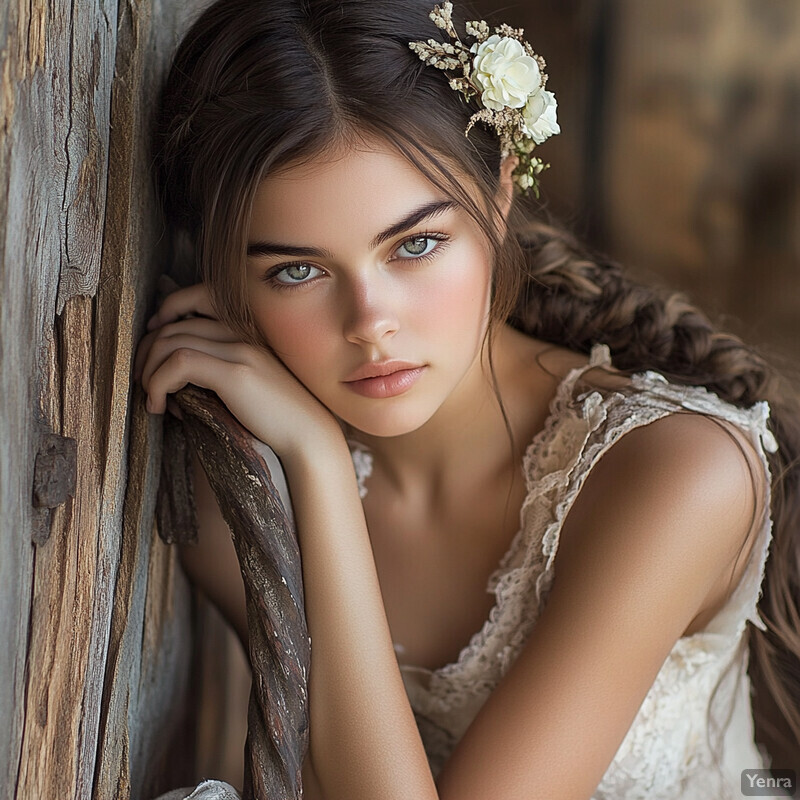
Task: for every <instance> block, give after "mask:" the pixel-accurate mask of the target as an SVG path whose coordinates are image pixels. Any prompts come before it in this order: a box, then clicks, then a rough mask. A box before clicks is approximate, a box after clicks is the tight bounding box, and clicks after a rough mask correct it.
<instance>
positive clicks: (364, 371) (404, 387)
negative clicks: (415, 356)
mask: <svg viewBox="0 0 800 800" xmlns="http://www.w3.org/2000/svg"><path fill="white" fill-rule="evenodd" d="M425 368H426V365H425V364H410V363H408V362H407V361H383V362H381V363H378V364H365V365H364V366H363V367H359V369H357V370H356V371H355V372H353V373H352V374H351V375H350V376H349V377H348V379H347V380H345V381H343V383H344V384H345V385H346V386H347V387H348V388H349V389H351V390H352V391H354V392H355V393H356V394H360V395H362V396H363V397H370V398H373V399H382V398H386V397H397V396H398V395H401V394H404V393H405V392H407V391H408V390H409V389H410V388H411V387H412V386H413V385H414V384H415V383H416V382H417V380H418V379H419V378H420V377H421V376H422V373H423V371H424V370H425Z"/></svg>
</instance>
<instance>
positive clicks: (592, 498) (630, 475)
mask: <svg viewBox="0 0 800 800" xmlns="http://www.w3.org/2000/svg"><path fill="white" fill-rule="evenodd" d="M763 483H764V475H763V472H762V471H760V464H759V463H758V456H757V454H756V452H755V450H754V449H753V446H752V444H751V443H750V442H749V441H748V440H747V436H746V434H745V433H744V432H743V431H742V430H741V429H739V428H737V427H736V426H735V425H733V424H731V423H729V422H727V421H725V420H721V419H718V418H715V417H711V416H706V415H703V414H699V413H694V412H686V413H674V414H669V415H667V416H665V417H662V418H660V419H658V420H656V421H655V422H651V423H649V424H646V425H642V426H640V427H637V428H634V429H633V430H631V431H628V432H627V433H626V434H624V435H623V436H622V437H621V438H620V439H619V440H618V441H616V442H615V443H614V444H613V445H611V446H610V447H609V448H608V450H607V451H606V452H605V453H604V454H603V455H602V456H601V457H600V459H599V460H598V461H597V462H596V464H595V465H594V466H593V467H592V469H591V471H590V472H589V474H588V476H587V477H586V479H585V481H584V483H583V486H582V487H581V490H580V491H579V493H578V495H577V497H576V499H575V501H574V504H573V506H572V507H571V509H570V511H569V513H568V515H567V518H566V519H565V522H564V525H563V528H562V533H561V543H560V545H559V552H558V556H557V558H556V562H557V567H556V575H558V574H559V573H564V572H565V571H566V572H569V571H572V570H573V569H574V570H577V571H578V572H579V571H580V570H581V569H585V566H586V565H585V563H584V562H586V560H590V559H594V560H595V561H596V562H597V563H602V562H603V561H604V560H606V559H608V560H612V559H613V560H615V561H621V563H622V566H623V568H627V569H628V570H630V571H633V572H638V573H640V574H641V575H643V576H644V575H646V576H647V580H648V581H654V582H661V581H663V582H665V583H666V584H668V585H671V586H672V587H673V588H674V590H675V592H676V593H673V594H672V598H675V602H674V603H673V605H674V608H673V611H674V612H675V613H676V614H681V615H683V616H684V617H685V624H687V625H688V623H689V622H690V621H691V620H692V619H693V618H696V617H697V616H699V615H701V614H702V613H703V612H706V611H710V610H713V609H716V608H718V607H719V606H720V604H721V603H724V601H725V599H726V598H727V596H728V594H729V593H730V591H731V590H732V587H733V586H735V585H736V583H737V582H738V578H739V577H740V576H741V573H742V570H743V568H744V565H745V563H746V558H744V557H743V556H746V554H747V553H749V550H750V547H751V546H752V544H753V540H754V534H755V532H756V531H757V530H758V526H757V525H756V524H755V523H756V520H757V519H759V515H760V512H761V505H762V503H763V497H764V485H763ZM559 560H560V563H558V562H559ZM678 591H681V592H682V593H683V594H684V597H683V599H680V600H679V599H677V597H678V596H677V592H678ZM646 596H647V595H646V594H644V595H642V597H646ZM650 597H651V598H652V599H653V600H654V601H656V599H657V598H659V594H658V592H656V593H652V594H650ZM663 599H664V598H663V597H661V598H660V599H659V600H658V601H657V602H659V603H660V602H662V601H663ZM672 602H673V601H672V600H670V603H672ZM662 610H665V609H663V608H662ZM687 615H688V616H687Z"/></svg>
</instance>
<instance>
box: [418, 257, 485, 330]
mask: <svg viewBox="0 0 800 800" xmlns="http://www.w3.org/2000/svg"><path fill="white" fill-rule="evenodd" d="M489 298H490V270H489V267H488V265H487V264H485V263H483V262H481V261H473V262H472V263H470V262H469V261H468V260H466V259H465V260H458V261H455V262H454V263H453V264H452V265H451V266H450V267H449V268H448V269H447V270H446V271H444V272H443V273H441V274H439V275H438V276H437V277H436V279H435V280H432V281H429V282H427V285H426V286H424V287H420V291H419V292H418V293H417V296H416V298H415V302H414V304H413V308H414V309H415V314H416V316H417V318H418V319H423V320H426V321H427V327H430V328H435V329H436V330H438V331H441V332H442V333H443V334H444V335H447V334H448V333H449V334H450V335H451V337H452V338H457V339H461V340H465V341H466V340H467V339H468V338H469V337H470V334H471V333H472V332H473V331H475V332H477V333H478V334H479V333H480V331H481V330H482V328H483V325H484V321H485V318H486V316H487V315H488V310H489Z"/></svg>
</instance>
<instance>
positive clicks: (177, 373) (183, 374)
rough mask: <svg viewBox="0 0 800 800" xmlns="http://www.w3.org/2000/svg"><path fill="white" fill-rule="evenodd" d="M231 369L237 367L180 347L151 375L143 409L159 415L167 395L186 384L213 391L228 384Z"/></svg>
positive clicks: (205, 354)
mask: <svg viewBox="0 0 800 800" xmlns="http://www.w3.org/2000/svg"><path fill="white" fill-rule="evenodd" d="M234 368H238V364H233V363H231V362H228V361H225V360H221V359H219V358H217V357H216V356H213V355H210V354H209V353H204V352H202V351H200V350H192V349H190V348H188V347H182V348H180V349H178V350H176V351H175V352H174V353H172V354H171V355H170V356H169V358H168V359H167V360H166V361H165V362H164V363H163V364H161V365H160V366H159V368H158V369H157V370H156V371H155V372H154V373H153V375H152V377H151V379H150V382H149V387H148V389H147V410H148V411H149V412H150V413H151V414H163V413H164V411H165V410H166V407H167V395H168V394H172V393H174V392H177V391H178V390H179V389H182V388H183V387H184V386H186V384H187V383H193V384H194V385H195V386H201V387H203V388H205V389H211V390H212V391H217V390H218V387H220V386H225V385H228V384H230V382H231V380H232V372H233V369H234Z"/></svg>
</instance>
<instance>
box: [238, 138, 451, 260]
mask: <svg viewBox="0 0 800 800" xmlns="http://www.w3.org/2000/svg"><path fill="white" fill-rule="evenodd" d="M446 199H448V198H447V197H446V196H445V195H444V194H443V193H442V192H441V191H440V190H439V189H437V188H436V187H435V186H434V185H433V184H432V183H431V182H430V181H429V180H428V179H427V178H426V177H425V176H424V175H423V174H422V173H421V172H420V171H419V170H418V169H417V168H416V167H414V166H413V165H412V164H411V163H409V161H408V160H406V159H405V158H404V157H403V156H402V155H400V154H399V153H397V152H396V151H394V150H392V148H390V147H389V146H388V145H385V146H382V145H380V144H372V145H366V144H365V145H360V146H358V147H352V148H347V149H343V150H339V151H338V152H334V153H320V155H319V156H317V157H314V158H313V159H311V160H310V161H304V162H303V163H301V164H297V165H289V166H287V167H285V168H283V169H281V170H280V171H278V172H277V173H275V174H273V175H270V176H268V177H267V178H265V179H264V180H263V181H262V182H261V184H260V185H259V187H258V190H257V192H256V195H255V200H254V205H253V212H252V216H251V220H250V228H249V237H248V238H249V240H250V241H253V240H256V239H275V238H277V237H279V236H280V238H281V241H286V242H290V241H291V240H296V241H297V243H301V244H304V243H313V241H312V240H316V239H319V238H320V237H325V238H337V237H341V235H342V234H343V233H347V234H348V235H350V236H356V235H358V234H360V233H363V234H364V236H365V237H369V238H371V237H372V236H374V235H375V233H376V231H378V230H381V229H383V228H385V227H386V226H388V225H390V224H392V223H393V222H396V221H397V220H398V219H399V218H401V217H403V216H404V215H405V214H407V213H408V211H409V209H412V208H416V207H418V206H420V205H423V204H425V203H429V202H432V201H434V200H446Z"/></svg>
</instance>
